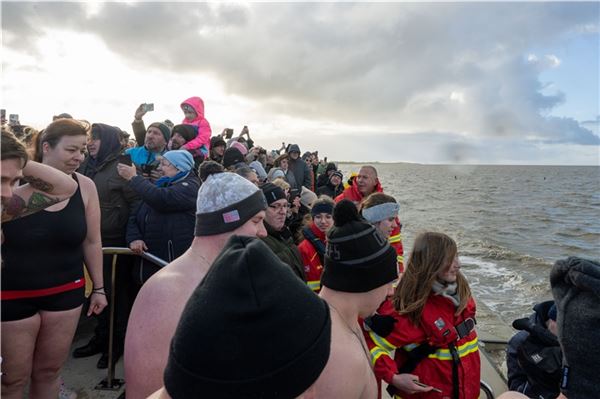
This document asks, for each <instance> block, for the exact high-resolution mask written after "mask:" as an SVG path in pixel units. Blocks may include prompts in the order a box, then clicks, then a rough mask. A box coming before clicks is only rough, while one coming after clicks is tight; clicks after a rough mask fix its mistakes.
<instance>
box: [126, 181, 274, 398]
mask: <svg viewBox="0 0 600 399" xmlns="http://www.w3.org/2000/svg"><path fill="white" fill-rule="evenodd" d="M266 207H267V202H266V200H265V197H264V195H263V193H262V191H261V190H260V189H259V188H258V187H256V186H255V185H254V184H252V183H250V182H249V181H248V180H246V179H244V178H243V177H241V176H239V175H237V174H235V173H228V172H224V173H219V172H217V173H214V174H210V175H209V176H208V177H206V179H205V180H204V182H203V184H202V186H201V187H200V190H199V191H198V199H197V201H196V226H195V231H194V239H193V241H192V245H191V247H190V248H189V249H188V250H187V251H186V252H185V253H184V254H183V255H181V256H180V257H179V258H177V259H175V261H173V262H172V263H170V264H168V265H167V266H165V267H164V268H163V269H162V270H160V271H159V272H158V273H156V274H155V275H154V276H152V278H150V279H149V280H148V281H147V282H146V284H144V286H143V287H142V289H141V291H140V293H139V294H138V296H137V299H136V301H135V303H134V305H133V309H132V311H131V316H130V318H129V324H128V328H127V336H126V338H125V379H126V380H127V397H128V398H133V399H136V398H146V397H148V396H149V395H150V394H151V393H152V392H154V391H156V390H157V389H159V388H160V387H161V386H162V383H163V372H164V369H165V366H166V364H167V359H168V355H169V343H170V342H171V338H172V337H173V334H174V333H175V329H176V327H177V323H178V322H179V318H180V316H181V313H182V311H183V308H184V306H185V304H186V302H187V301H188V299H189V297H190V296H191V294H192V292H193V291H194V289H195V288H196V286H198V284H200V282H201V281H202V280H203V279H204V276H206V273H207V272H208V270H209V269H210V267H211V265H212V263H213V261H214V259H215V258H216V257H217V255H218V254H219V252H220V251H221V250H222V249H223V247H224V245H225V243H226V242H227V239H228V238H229V237H230V236H231V235H233V234H237V235H242V236H250V237H265V236H266V234H267V233H266V231H265V226H264V224H263V219H264V217H265V209H266Z"/></svg>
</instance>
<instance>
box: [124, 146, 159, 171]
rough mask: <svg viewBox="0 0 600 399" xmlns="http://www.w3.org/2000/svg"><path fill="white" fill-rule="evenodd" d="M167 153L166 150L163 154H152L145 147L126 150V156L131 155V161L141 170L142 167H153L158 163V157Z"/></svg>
mask: <svg viewBox="0 0 600 399" xmlns="http://www.w3.org/2000/svg"><path fill="white" fill-rule="evenodd" d="M165 151H166V148H165V149H164V150H163V151H161V152H158V153H157V152H150V151H148V149H147V148H146V147H145V146H143V145H142V146H139V147H133V148H129V149H127V150H125V154H129V155H130V156H131V161H132V162H133V164H134V165H135V166H136V167H138V168H141V167H142V165H151V164H154V163H155V161H156V157H157V156H158V155H161V154H163V153H164V152H165Z"/></svg>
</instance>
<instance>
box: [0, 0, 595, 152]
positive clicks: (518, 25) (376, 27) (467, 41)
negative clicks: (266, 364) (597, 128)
mask: <svg viewBox="0 0 600 399" xmlns="http://www.w3.org/2000/svg"><path fill="white" fill-rule="evenodd" d="M2 9H3V15H2V24H3V30H5V31H7V32H9V33H10V35H8V40H7V41H6V42H5V45H7V46H10V47H15V46H19V47H24V48H28V49H30V51H34V50H33V49H34V47H33V44H34V43H35V39H36V38H37V37H38V36H39V35H41V34H42V33H43V28H44V27H54V28H61V29H72V30H75V31H87V32H92V33H95V34H97V35H98V36H99V37H101V38H102V40H104V42H105V43H106V44H107V46H108V47H109V48H110V49H111V50H112V51H114V52H115V53H117V54H119V55H121V56H122V57H123V58H125V59H126V60H127V62H128V63H130V64H131V65H134V66H136V67H139V68H140V69H142V70H143V69H145V68H158V69H168V70H171V71H180V72H186V73H187V72H199V73H207V74H211V75H214V76H217V77H218V78H219V79H220V80H221V81H222V82H223V84H224V86H225V89H226V90H227V92H228V93H231V94H236V95H241V96H244V97H248V98H251V99H254V100H257V101H259V102H260V103H261V107H262V109H263V110H268V111H269V112H274V113H281V114H289V115H302V116H303V117H308V118H314V119H316V120H323V121H340V122H341V123H344V124H348V125H352V124H356V125H363V126H379V127H380V128H381V129H386V130H387V129H389V128H390V127H398V126H401V127H402V129H404V130H412V131H439V130H440V129H444V130H448V131H452V132H464V133H465V134H467V135H472V136H483V137H506V138H510V137H519V138H522V139H526V140H532V141H539V142H556V143H578V144H594V145H597V144H599V139H598V136H596V135H594V134H593V133H592V132H591V131H590V130H589V129H586V128H585V127H583V126H582V125H580V124H579V123H578V122H577V121H575V120H574V119H568V118H552V117H546V116H544V115H545V114H546V113H547V111H549V110H551V109H552V108H553V107H555V106H556V105H558V104H561V103H563V102H564V101H565V95H564V93H561V92H557V93H554V94H552V95H548V94H542V89H543V85H542V83H541V82H540V81H539V73H540V72H541V70H542V69H543V68H549V67H553V66H556V65H557V60H555V59H553V58H552V57H551V55H539V59H538V61H536V62H532V61H528V60H527V57H526V55H527V53H528V52H529V51H531V47H542V46H544V45H548V44H550V43H553V42H555V41H556V40H559V39H560V38H561V37H563V36H564V35H567V34H571V33H573V32H581V31H591V32H593V31H597V26H598V21H597V15H598V12H599V10H600V5H599V4H598V3H578V4H569V3H512V2H511V3H435V4H417V3H410V4H407V3H404V4H394V3H386V4H347V3H343V4H330V3H328V4H314V3H310V4H301V3H293V4H250V5H248V4H227V5H216V4H205V3H173V2H171V3H133V4H122V3H105V4H103V6H102V7H101V8H100V9H99V11H98V13H96V14H91V15H88V14H87V13H86V6H85V5H84V4H78V3H3V5H2ZM549 56H550V57H549ZM98 61H101V60H98Z"/></svg>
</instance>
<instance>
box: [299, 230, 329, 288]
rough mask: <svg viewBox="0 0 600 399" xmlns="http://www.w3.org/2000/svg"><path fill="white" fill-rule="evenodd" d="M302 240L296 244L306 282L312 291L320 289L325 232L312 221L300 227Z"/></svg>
mask: <svg viewBox="0 0 600 399" xmlns="http://www.w3.org/2000/svg"><path fill="white" fill-rule="evenodd" d="M302 235H303V236H304V240H303V241H302V242H301V243H300V244H298V250H299V251H300V255H301V256H302V263H303V264H304V272H305V274H306V283H307V284H308V287H309V288H310V289H311V290H313V291H314V292H316V293H318V292H319V291H320V290H321V274H322V273H323V264H324V263H323V257H324V255H325V233H323V232H321V231H320V230H319V229H318V228H317V226H315V225H314V223H311V225H310V226H306V227H304V228H303V229H302Z"/></svg>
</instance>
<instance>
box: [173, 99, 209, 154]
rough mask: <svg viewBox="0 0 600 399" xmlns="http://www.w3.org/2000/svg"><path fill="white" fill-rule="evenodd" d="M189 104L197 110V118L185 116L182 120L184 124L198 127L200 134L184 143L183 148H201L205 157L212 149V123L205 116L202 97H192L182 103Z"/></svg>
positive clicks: (191, 149)
mask: <svg viewBox="0 0 600 399" xmlns="http://www.w3.org/2000/svg"><path fill="white" fill-rule="evenodd" d="M183 104H187V105H189V106H190V107H192V108H193V109H194V111H196V115H197V116H196V119H194V120H191V121H189V120H187V119H186V118H183V121H182V122H181V123H182V124H184V125H194V126H196V127H197V128H198V135H197V136H196V138H194V139H193V140H191V141H188V142H187V143H185V144H184V145H183V148H185V149H186V150H189V151H191V152H193V150H196V149H198V148H199V149H200V151H201V152H202V153H203V154H204V156H205V157H207V156H208V151H209V150H210V136H211V134H212V131H211V129H210V124H209V123H208V121H207V120H206V119H205V118H204V101H202V99H201V98H200V97H190V98H188V99H187V100H185V101H184V102H182V103H181V105H182V106H183Z"/></svg>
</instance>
